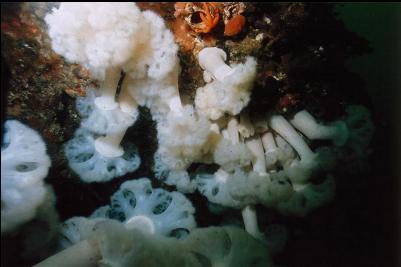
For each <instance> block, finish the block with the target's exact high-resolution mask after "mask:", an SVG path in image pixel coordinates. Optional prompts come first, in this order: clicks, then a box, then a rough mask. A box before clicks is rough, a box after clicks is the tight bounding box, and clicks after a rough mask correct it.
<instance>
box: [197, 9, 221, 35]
mask: <svg viewBox="0 0 401 267" xmlns="http://www.w3.org/2000/svg"><path fill="white" fill-rule="evenodd" d="M202 7H203V10H200V11H199V16H200V18H201V19H202V22H203V27H202V28H195V29H194V31H195V32H196V33H201V32H202V33H208V32H210V31H211V30H212V29H213V28H214V27H215V26H216V25H217V23H218V22H219V18H220V14H219V9H218V8H217V7H216V5H215V4H214V3H213V2H210V3H208V2H202Z"/></svg>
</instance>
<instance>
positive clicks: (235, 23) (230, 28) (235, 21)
mask: <svg viewBox="0 0 401 267" xmlns="http://www.w3.org/2000/svg"><path fill="white" fill-rule="evenodd" d="M245 22H246V19H245V17H244V16H242V15H237V16H235V17H233V18H232V19H230V20H229V21H228V22H227V24H226V26H225V28H224V35H225V36H234V35H237V34H238V33H240V32H241V30H242V28H243V27H244V25H245Z"/></svg>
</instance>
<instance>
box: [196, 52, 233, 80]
mask: <svg viewBox="0 0 401 267" xmlns="http://www.w3.org/2000/svg"><path fill="white" fill-rule="evenodd" d="M198 59H199V65H200V66H201V67H202V69H204V70H205V71H206V72H207V73H208V74H211V75H212V76H213V77H214V78H215V79H216V80H218V81H221V82H222V81H223V80H224V78H225V77H227V76H229V75H231V74H232V73H233V72H234V70H233V69H232V68H231V67H230V66H228V65H227V64H226V63H225V61H226V60H227V54H226V52H224V50H222V49H220V48H217V47H207V48H204V49H202V50H201V51H200V52H199V54H198ZM206 76H207V75H206ZM207 80H209V79H207Z"/></svg>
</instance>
